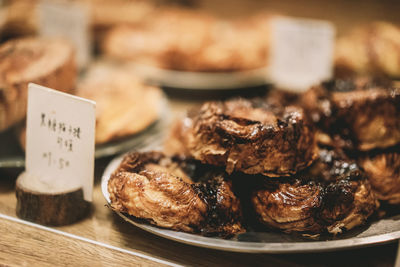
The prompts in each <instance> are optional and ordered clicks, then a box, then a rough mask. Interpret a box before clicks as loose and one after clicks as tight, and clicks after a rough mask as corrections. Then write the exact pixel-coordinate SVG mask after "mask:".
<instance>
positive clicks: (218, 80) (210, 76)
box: [128, 63, 268, 90]
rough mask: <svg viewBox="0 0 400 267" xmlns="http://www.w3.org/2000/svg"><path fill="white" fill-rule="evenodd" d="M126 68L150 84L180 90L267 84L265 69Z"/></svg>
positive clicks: (133, 65) (141, 66) (225, 88)
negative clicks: (231, 70)
mask: <svg viewBox="0 0 400 267" xmlns="http://www.w3.org/2000/svg"><path fill="white" fill-rule="evenodd" d="M128 68H130V69H131V70H132V71H133V72H134V73H135V74H137V75H139V76H141V77H142V78H144V79H145V80H146V81H147V82H148V83H150V84H155V85H159V86H164V87H172V88H180V89H190V90H213V89H217V90H230V89H236V88H248V87H255V86H261V85H265V84H268V81H267V69H266V68H260V69H254V70H246V71H233V72H190V71H175V70H167V69H160V68H156V67H151V66H146V65H141V64H135V63H131V64H128Z"/></svg>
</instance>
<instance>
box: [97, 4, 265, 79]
mask: <svg viewBox="0 0 400 267" xmlns="http://www.w3.org/2000/svg"><path fill="white" fill-rule="evenodd" d="M269 18H270V16H268V15H264V16H261V15H259V16H254V17H252V18H243V19H237V20H234V21H225V20H221V19H217V18H215V17H212V16H210V15H207V14H205V13H201V12H200V11H195V10H189V9H182V8H180V9H172V8H170V9H162V10H160V11H159V12H158V13H157V14H156V16H154V17H152V18H151V20H147V21H145V22H143V23H142V24H141V25H135V26H132V25H131V26H127V25H121V26H117V27H115V28H113V29H112V30H110V32H109V33H108V34H107V35H106V37H105V41H104V44H103V46H102V48H103V51H104V53H105V54H106V55H107V56H109V57H111V58H116V59H119V60H128V61H134V62H136V63H140V64H146V65H150V66H155V67H159V68H163V69H170V70H182V71H237V70H249V69H257V68H262V67H265V66H266V64H267V58H268V43H269V42H268V38H269V27H268V25H269V24H268V21H269Z"/></svg>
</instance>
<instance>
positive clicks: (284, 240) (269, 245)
mask: <svg viewBox="0 0 400 267" xmlns="http://www.w3.org/2000/svg"><path fill="white" fill-rule="evenodd" d="M156 148H158V146H157V145H154V144H153V146H152V147H148V148H146V149H145V150H151V149H156ZM122 158H123V156H119V157H117V158H115V159H113V160H112V161H111V162H110V163H109V165H108V166H107V168H106V169H105V171H104V173H103V176H102V180H101V189H102V192H103V195H104V197H105V199H106V201H107V202H108V203H109V204H110V195H109V193H108V190H107V184H108V180H109V178H110V176H111V174H112V173H113V172H114V170H115V169H116V168H117V167H118V165H119V164H120V162H121V160H122ZM116 213H117V214H118V215H119V216H121V217H122V218H123V219H124V220H125V221H127V222H129V223H131V224H133V225H134V226H136V227H139V228H141V229H143V230H145V231H147V232H150V233H152V234H155V235H158V236H161V237H164V238H167V239H171V240H174V241H177V242H180V243H184V244H188V245H193V246H198V247H204V248H211V249H217V250H224V251H233V252H246V253H300V252H302V253H303V252H323V251H334V250H341V249H349V248H357V247H363V246H371V245H377V244H382V243H386V242H391V241H394V240H396V239H399V238H400V215H397V216H393V217H390V218H384V219H381V220H379V221H375V222H372V223H371V224H369V225H366V226H364V227H360V228H359V229H355V230H354V231H350V232H349V233H347V234H344V235H342V236H339V237H338V238H337V239H335V240H326V241H313V240H306V239H304V238H301V237H296V236H293V235H289V234H285V233H278V232H247V233H244V234H240V235H238V236H235V237H234V238H233V239H229V240H226V239H222V238H215V237H204V236H200V235H196V234H189V233H184V232H178V231H173V230H167V229H162V228H159V227H156V226H152V225H150V224H148V223H146V222H143V221H141V220H138V219H136V218H134V217H133V216H130V215H128V214H125V213H120V212H116Z"/></svg>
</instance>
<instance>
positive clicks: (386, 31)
mask: <svg viewBox="0 0 400 267" xmlns="http://www.w3.org/2000/svg"><path fill="white" fill-rule="evenodd" d="M335 72H336V75H337V76H341V77H343V76H351V75H354V74H371V75H385V76H389V77H400V27H398V25H394V24H391V23H388V22H373V23H370V24H368V25H364V26H360V27H358V28H355V29H354V30H353V31H352V32H350V33H349V34H347V35H344V36H342V37H341V38H339V39H338V41H337V45H336V54H335Z"/></svg>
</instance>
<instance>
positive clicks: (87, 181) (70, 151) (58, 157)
mask: <svg viewBox="0 0 400 267" xmlns="http://www.w3.org/2000/svg"><path fill="white" fill-rule="evenodd" d="M95 111H96V103H95V102H93V101H91V100H86V99H83V98H80V97H76V96H73V95H70V94H66V93H62V92H59V91H56V90H53V89H50V88H46V87H43V86H40V85H36V84H32V83H30V84H29V86H28V113H27V128H26V154H25V162H26V172H27V173H28V174H29V175H30V177H37V179H38V181H36V182H37V183H40V184H43V185H45V186H44V187H43V188H51V189H52V190H55V191H57V190H59V191H64V192H65V191H69V190H73V189H78V188H83V193H84V198H85V200H87V201H91V200H92V190H93V175H94V150H95V123H96V115H95Z"/></svg>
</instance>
